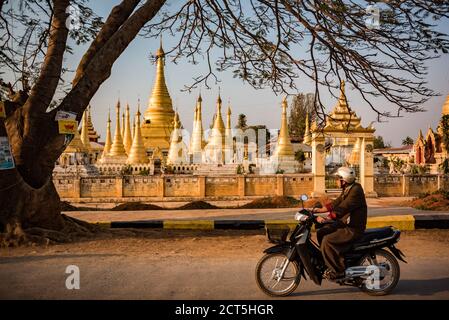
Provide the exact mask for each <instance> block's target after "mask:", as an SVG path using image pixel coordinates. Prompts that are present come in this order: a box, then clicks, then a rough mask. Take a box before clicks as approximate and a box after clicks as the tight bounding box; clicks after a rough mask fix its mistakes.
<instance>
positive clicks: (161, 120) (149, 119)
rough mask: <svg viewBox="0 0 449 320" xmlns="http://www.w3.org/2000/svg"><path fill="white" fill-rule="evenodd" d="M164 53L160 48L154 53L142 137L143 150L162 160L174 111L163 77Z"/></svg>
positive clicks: (168, 145) (169, 135)
mask: <svg viewBox="0 0 449 320" xmlns="http://www.w3.org/2000/svg"><path fill="white" fill-rule="evenodd" d="M164 60H165V53H164V50H163V49H162V41H161V46H160V48H159V49H158V50H157V52H156V78H155V81H154V85H153V91H152V93H151V97H150V99H149V101H148V108H147V110H146V111H145V113H144V122H143V124H142V137H143V142H144V144H145V148H147V149H150V150H153V152H154V153H153V157H155V158H162V155H161V154H158V150H160V151H168V149H169V147H170V137H171V132H172V130H173V118H174V114H175V112H174V110H173V106H172V101H171V98H170V94H169V93H168V89H167V85H166V84H165V75H164Z"/></svg>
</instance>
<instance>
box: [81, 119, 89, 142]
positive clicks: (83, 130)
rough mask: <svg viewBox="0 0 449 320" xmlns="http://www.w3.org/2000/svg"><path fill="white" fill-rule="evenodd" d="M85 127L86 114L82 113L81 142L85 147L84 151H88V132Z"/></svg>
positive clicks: (86, 126)
mask: <svg viewBox="0 0 449 320" xmlns="http://www.w3.org/2000/svg"><path fill="white" fill-rule="evenodd" d="M88 131H89V130H88V125H87V112H86V111H84V113H83V121H82V125H81V141H82V142H83V144H84V145H85V146H86V149H88V150H90V141H89V132H88Z"/></svg>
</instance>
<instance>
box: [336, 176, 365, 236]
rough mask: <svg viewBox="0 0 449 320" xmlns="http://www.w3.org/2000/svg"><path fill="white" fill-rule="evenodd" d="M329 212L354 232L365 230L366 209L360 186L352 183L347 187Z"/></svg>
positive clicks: (363, 194)
mask: <svg viewBox="0 0 449 320" xmlns="http://www.w3.org/2000/svg"><path fill="white" fill-rule="evenodd" d="M330 207H331V208H328V209H330V210H329V211H330V212H331V216H332V214H333V215H334V217H335V219H337V220H340V221H341V222H342V223H344V224H346V225H347V226H348V227H350V228H352V229H354V231H356V232H363V231H364V230H365V229H366V219H367V214H368V208H367V205H366V199H365V193H364V192H363V188H362V186H361V185H360V184H359V183H357V182H354V183H352V184H351V185H348V186H347V187H346V188H345V189H344V190H343V191H342V193H341V194H340V196H339V197H338V198H337V199H335V200H334V201H333V202H332V204H331V205H330Z"/></svg>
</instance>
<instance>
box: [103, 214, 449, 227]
mask: <svg viewBox="0 0 449 320" xmlns="http://www.w3.org/2000/svg"><path fill="white" fill-rule="evenodd" d="M94 224H97V225H99V226H102V227H105V228H137V229H172V230H173V229H178V230H179V229H182V230H258V229H264V228H267V229H279V228H285V227H289V228H290V229H293V228H294V227H295V226H296V224H297V222H296V221H295V220H140V221H110V222H109V221H100V222H94ZM387 226H393V227H395V228H398V229H399V230H416V229H449V215H431V216H424V215H415V216H413V215H400V216H384V217H370V218H368V223H367V228H381V227H387Z"/></svg>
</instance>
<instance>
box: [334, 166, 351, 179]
mask: <svg viewBox="0 0 449 320" xmlns="http://www.w3.org/2000/svg"><path fill="white" fill-rule="evenodd" d="M335 175H336V176H337V177H338V178H340V179H341V180H343V181H346V183H353V182H354V181H355V171H354V169H352V168H348V167H340V168H338V170H337V172H336V173H335Z"/></svg>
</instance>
